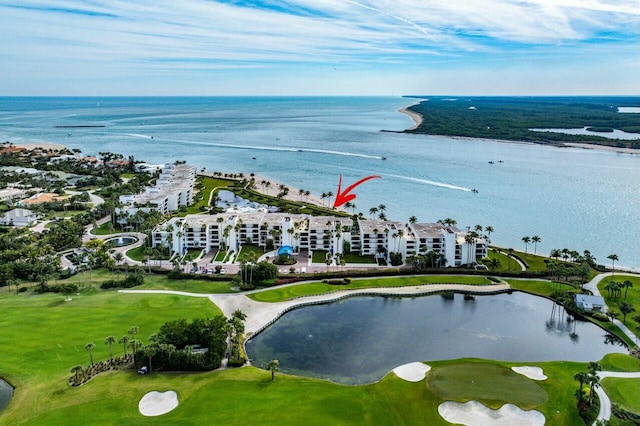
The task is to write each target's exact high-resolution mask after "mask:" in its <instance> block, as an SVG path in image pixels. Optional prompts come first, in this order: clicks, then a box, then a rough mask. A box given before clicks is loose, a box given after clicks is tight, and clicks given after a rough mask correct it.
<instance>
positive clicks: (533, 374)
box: [511, 366, 547, 380]
mask: <svg viewBox="0 0 640 426" xmlns="http://www.w3.org/2000/svg"><path fill="white" fill-rule="evenodd" d="M511 369H512V370H513V371H515V372H516V373H518V374H522V375H523V376H526V377H528V378H530V379H533V380H547V376H546V375H545V374H544V372H543V371H542V368H540V367H529V366H522V367H511Z"/></svg>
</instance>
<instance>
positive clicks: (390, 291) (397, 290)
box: [119, 283, 511, 336]
mask: <svg viewBox="0 0 640 426" xmlns="http://www.w3.org/2000/svg"><path fill="white" fill-rule="evenodd" d="M297 284H299V283H297ZM269 290H271V289H265V290H261V291H269ZM509 290H511V287H510V286H509V285H508V284H506V283H503V284H492V285H469V284H427V285H414V286H406V287H377V288H363V289H355V290H339V291H334V292H331V293H325V294H320V295H316V296H304V297H299V298H296V299H291V300H286V301H283V302H274V303H268V302H257V301H255V300H252V299H250V298H248V297H247V296H246V295H245V294H199V293H189V292H184V291H172V290H119V292H120V293H139V294H176V295H180V296H190V297H207V298H209V300H210V301H211V302H213V303H214V304H215V305H216V306H218V307H219V308H220V310H221V311H222V313H223V314H224V315H225V316H227V317H230V316H231V314H232V313H233V312H234V311H236V310H237V309H240V310H241V311H242V312H244V313H245V315H247V319H246V321H245V330H246V333H247V336H251V335H253V334H256V333H258V332H260V331H262V330H263V329H264V328H265V327H267V326H268V325H270V324H271V323H273V322H274V321H275V320H277V319H278V318H280V316H282V315H283V314H285V313H286V312H288V311H290V310H292V309H295V308H297V307H300V306H306V305H315V304H321V303H327V302H332V301H336V300H340V299H344V298H347V297H353V296H372V295H376V296H422V295H428V294H434V293H439V292H442V291H456V292H463V293H473V294H497V293H505V292H507V291H509Z"/></svg>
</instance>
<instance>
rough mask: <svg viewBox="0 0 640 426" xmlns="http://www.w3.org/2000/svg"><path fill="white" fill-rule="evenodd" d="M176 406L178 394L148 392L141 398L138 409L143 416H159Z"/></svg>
mask: <svg viewBox="0 0 640 426" xmlns="http://www.w3.org/2000/svg"><path fill="white" fill-rule="evenodd" d="M177 406H178V394H176V393H175V392H174V391H166V392H156V391H153V392H149V393H148V394H146V395H145V396H143V397H142V399H141V400H140V403H139V404H138V409H139V410H140V413H142V415H143V416H149V417H151V416H161V415H163V414H166V413H168V412H169V411H171V410H173V409H174V408H176V407H177Z"/></svg>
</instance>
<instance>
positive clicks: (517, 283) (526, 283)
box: [505, 278, 580, 296]
mask: <svg viewBox="0 0 640 426" xmlns="http://www.w3.org/2000/svg"><path fill="white" fill-rule="evenodd" d="M505 281H506V282H508V283H509V285H510V286H511V287H512V288H514V289H516V290H523V291H526V292H529V293H534V294H539V295H541V296H550V295H551V293H553V292H554V291H555V290H562V291H572V292H577V293H579V292H580V291H579V290H578V289H576V288H575V287H573V286H571V285H569V284H563V283H558V282H556V283H554V282H552V281H545V280H516V279H509V278H505Z"/></svg>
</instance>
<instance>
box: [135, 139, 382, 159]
mask: <svg viewBox="0 0 640 426" xmlns="http://www.w3.org/2000/svg"><path fill="white" fill-rule="evenodd" d="M123 135H125V136H131V137H138V138H139V137H142V138H146V139H153V138H152V137H151V136H147V135H140V134H136V133H125V134H123ZM156 140H159V141H167V142H180V143H184V144H191V145H202V146H212V147H219V148H230V149H246V150H256V151H278V152H313V153H317V154H327V155H339V156H343V157H360V158H371V159H375V160H380V159H382V157H379V156H375V155H368V154H360V153H358V152H349V151H332V150H328V149H315V148H298V147H292V146H259V145H241V144H227V143H216V142H198V141H191V140H184V139H165V138H157V139H156Z"/></svg>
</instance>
